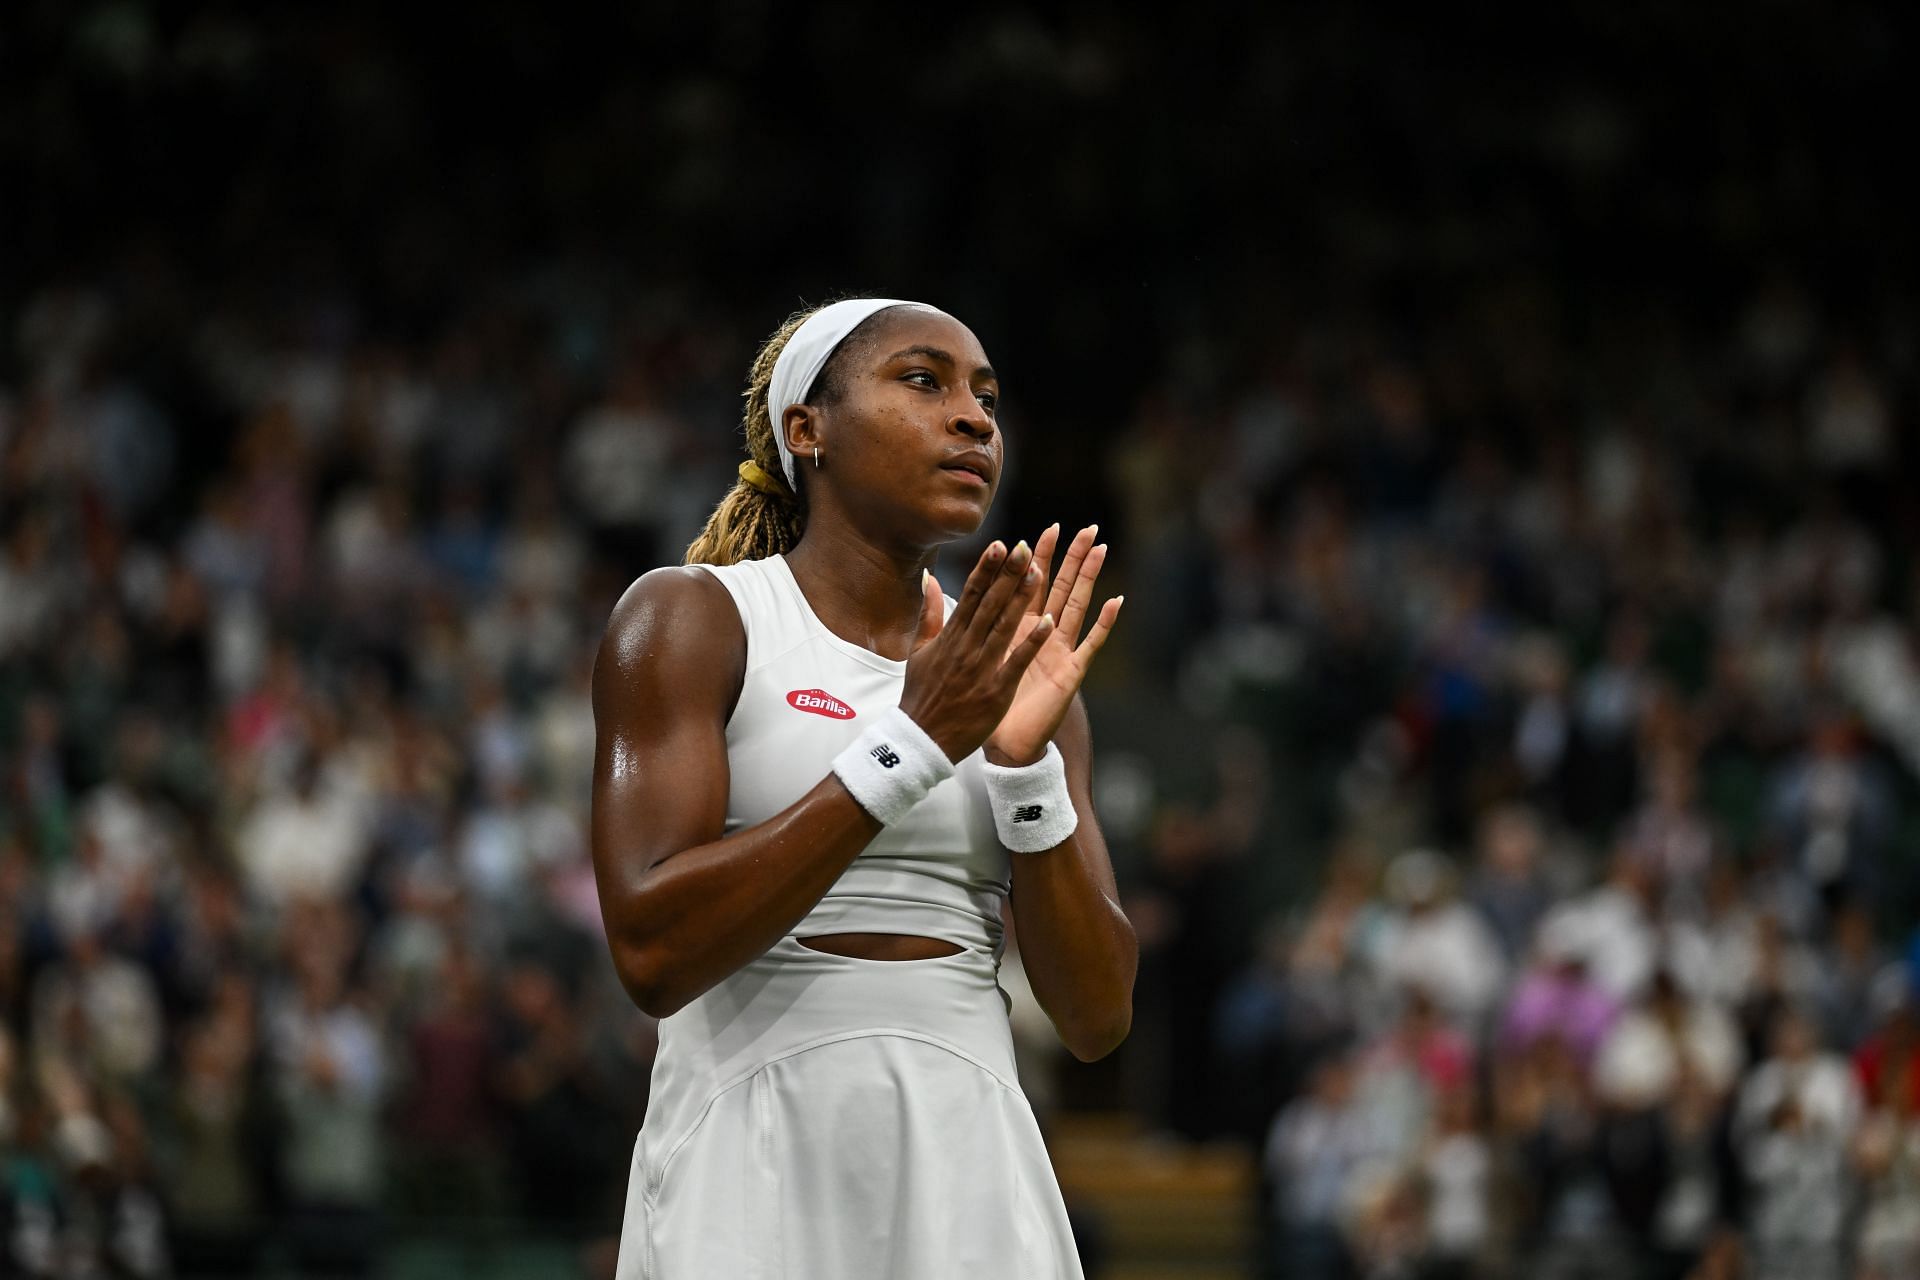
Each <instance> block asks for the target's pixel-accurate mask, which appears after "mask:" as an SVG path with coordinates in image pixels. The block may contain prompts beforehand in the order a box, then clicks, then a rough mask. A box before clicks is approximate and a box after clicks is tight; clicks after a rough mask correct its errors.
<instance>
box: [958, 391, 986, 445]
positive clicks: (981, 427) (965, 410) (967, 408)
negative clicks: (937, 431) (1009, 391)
mask: <svg viewBox="0 0 1920 1280" xmlns="http://www.w3.org/2000/svg"><path fill="white" fill-rule="evenodd" d="M947 427H948V429H949V430H953V431H960V432H964V433H965V434H967V435H970V436H972V437H973V438H974V439H975V440H981V441H986V440H991V439H993V419H992V418H990V417H988V416H987V410H986V408H985V406H983V405H982V404H981V403H980V402H979V401H978V400H976V399H974V398H973V396H972V395H971V394H969V395H968V396H967V402H966V404H965V405H964V406H962V408H961V410H960V412H958V413H956V414H954V415H953V417H952V418H951V419H949V420H948V422H947Z"/></svg>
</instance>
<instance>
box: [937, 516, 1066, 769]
mask: <svg viewBox="0 0 1920 1280" xmlns="http://www.w3.org/2000/svg"><path fill="white" fill-rule="evenodd" d="M1040 583H1041V574H1040V569H1039V566H1037V565H1036V564H1034V562H1033V551H1032V549H1031V548H1029V547H1028V546H1027V544H1026V543H1025V542H1022V543H1020V544H1019V545H1018V546H1016V547H1014V549H1013V550H1012V551H1011V552H1009V551H1008V550H1007V549H1006V547H1005V546H1004V545H1003V544H1001V543H1000V542H997V541H996V542H994V543H993V544H992V545H991V546H989V547H988V548H987V549H986V550H985V551H983V552H981V553H980V560H979V563H977V564H975V565H974V566H973V572H972V573H970V574H968V575H967V585H966V586H965V587H964V588H963V589H962V590H961V592H960V599H959V601H958V602H957V603H956V604H955V605H954V608H953V619H952V621H950V622H947V623H946V624H945V625H944V626H943V625H942V619H943V616H944V614H945V612H946V597H945V596H943V595H942V594H941V591H940V584H939V583H938V582H937V581H935V580H934V577H933V575H932V574H927V575H926V577H925V578H924V579H923V580H922V584H921V585H922V589H923V593H924V597H925V598H924V600H923V602H922V608H921V612H920V635H919V637H918V639H917V640H916V641H915V642H914V648H913V652H912V653H911V654H910V655H909V656H908V658H907V678H906V687H905V688H904V689H903V690H902V691H901V693H900V709H901V710H903V711H905V712H906V713H907V714H908V715H909V716H911V717H912V718H913V720H914V723H916V724H918V725H919V726H920V727H921V728H922V729H924V730H926V732H927V736H928V737H929V738H932V739H933V740H934V741H935V742H937V743H939V744H940V747H941V749H942V750H944V751H945V752H946V753H947V758H948V759H949V760H952V761H955V762H958V761H960V760H964V759H965V758H966V757H968V756H970V755H972V754H973V753H974V752H975V751H977V750H978V749H979V748H980V746H981V744H982V743H984V742H985V741H986V740H987V738H988V736H989V735H991V734H992V733H993V731H994V729H995V728H996V727H998V726H999V724H1000V720H1001V717H1003V716H1004V715H1006V713H1007V707H1008V705H1009V704H1010V703H1012V701H1013V695H1014V693H1015V691H1016V690H1018V689H1019V687H1020V677H1021V676H1022V675H1024V674H1025V673H1026V670H1027V665H1028V664H1029V663H1031V662H1032V661H1033V659H1034V655H1035V654H1037V653H1039V652H1040V648H1041V646H1042V645H1044V644H1045V643H1046V641H1047V637H1048V636H1050V635H1052V634H1053V625H1054V619H1053V618H1052V617H1051V616H1048V617H1045V618H1042V619H1041V621H1040V623H1039V624H1038V625H1037V626H1035V627H1034V628H1033V630H1032V631H1030V632H1028V634H1027V636H1026V637H1025V638H1024V639H1023V640H1022V641H1021V642H1020V643H1019V644H1017V645H1016V644H1014V643H1013V639H1014V633H1015V632H1016V631H1017V630H1018V629H1019V626H1020V619H1021V617H1022V616H1023V615H1025V614H1026V613H1027V612H1028V610H1029V603H1030V601H1031V600H1032V598H1033V596H1034V594H1035V592H1036V591H1038V590H1039V588H1040Z"/></svg>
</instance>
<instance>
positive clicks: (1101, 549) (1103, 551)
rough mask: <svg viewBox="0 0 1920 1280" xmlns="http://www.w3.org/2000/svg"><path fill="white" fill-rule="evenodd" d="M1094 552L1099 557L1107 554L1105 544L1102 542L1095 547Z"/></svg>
mask: <svg viewBox="0 0 1920 1280" xmlns="http://www.w3.org/2000/svg"><path fill="white" fill-rule="evenodd" d="M1094 550H1095V551H1098V552H1099V553H1100V554H1101V555H1105V554H1107V544H1106V543H1104V542H1103V543H1101V544H1100V545H1099V546H1097V547H1095V548H1094Z"/></svg>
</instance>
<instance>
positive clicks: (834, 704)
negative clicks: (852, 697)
mask: <svg viewBox="0 0 1920 1280" xmlns="http://www.w3.org/2000/svg"><path fill="white" fill-rule="evenodd" d="M787 705H788V706H790V707H792V708H793V709H794V710H795V711H809V712H812V713H813V714H814V715H816V716H825V717H827V718H828V719H829V720H851V719H853V708H852V707H850V706H848V705H847V704H846V703H844V702H842V701H840V699H838V698H836V697H834V696H833V695H832V694H830V693H828V692H827V691H826V690H825V689H795V690H794V691H793V692H792V693H789V694H788V695H787Z"/></svg>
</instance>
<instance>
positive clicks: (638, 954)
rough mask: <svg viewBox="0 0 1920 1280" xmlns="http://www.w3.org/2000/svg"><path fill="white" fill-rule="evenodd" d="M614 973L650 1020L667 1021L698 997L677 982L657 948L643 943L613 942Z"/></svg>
mask: <svg viewBox="0 0 1920 1280" xmlns="http://www.w3.org/2000/svg"><path fill="white" fill-rule="evenodd" d="M611 945H612V951H613V970H614V972H615V973H616V974H618V975H619V978H620V985H621V986H622V987H624V988H625V989H626V992H627V998H628V999H629V1000H632V1001H633V1003H634V1004H635V1006H637V1007H638V1008H639V1010H640V1012H642V1013H644V1014H646V1015H647V1016H648V1017H650V1018H666V1017H670V1016H672V1015H673V1014H676V1013H678V1012H679V1011H680V1010H681V1009H684V1008H685V1007H686V1006H687V1005H688V1004H689V1003H690V1002H691V1001H692V1000H693V997H694V995H695V994H697V993H694V992H689V991H687V990H685V989H684V986H683V984H681V983H679V982H676V981H675V980H674V975H673V972H672V969H671V966H669V965H668V964H667V963H666V957H664V956H662V955H661V954H660V952H659V950H658V949H657V948H654V947H648V946H644V945H639V944H633V943H627V944H621V943H618V942H615V943H612V944H611Z"/></svg>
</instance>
